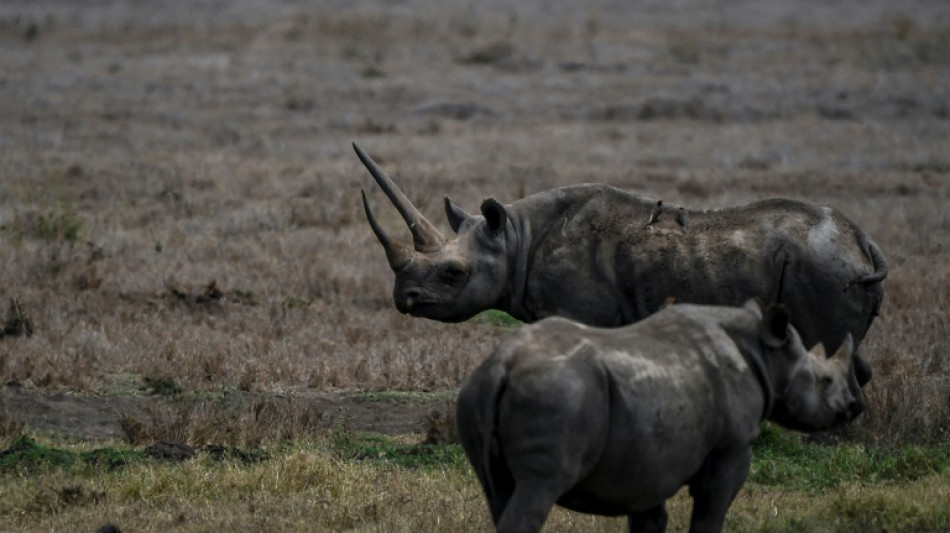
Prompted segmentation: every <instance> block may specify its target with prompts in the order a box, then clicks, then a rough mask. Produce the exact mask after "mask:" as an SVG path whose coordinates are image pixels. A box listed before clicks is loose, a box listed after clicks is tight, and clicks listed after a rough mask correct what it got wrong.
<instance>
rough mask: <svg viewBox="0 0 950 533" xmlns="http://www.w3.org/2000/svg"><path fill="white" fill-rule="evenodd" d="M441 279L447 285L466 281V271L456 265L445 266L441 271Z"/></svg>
mask: <svg viewBox="0 0 950 533" xmlns="http://www.w3.org/2000/svg"><path fill="white" fill-rule="evenodd" d="M442 279H443V280H445V281H446V282H447V283H452V284H456V283H461V282H463V281H465V280H466V279H468V271H467V270H465V269H464V268H462V267H460V266H458V265H447V266H446V267H445V269H444V270H442Z"/></svg>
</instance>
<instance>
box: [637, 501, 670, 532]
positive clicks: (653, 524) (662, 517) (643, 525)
mask: <svg viewBox="0 0 950 533" xmlns="http://www.w3.org/2000/svg"><path fill="white" fill-rule="evenodd" d="M666 520H667V514H666V504H665V503H661V504H660V505H658V506H656V507H654V508H653V509H650V510H649V511H644V512H642V513H637V514H632V515H628V516H627V526H628V528H629V531H630V533H640V532H643V533H654V532H655V533H662V532H663V531H666Z"/></svg>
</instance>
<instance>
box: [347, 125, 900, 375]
mask: <svg viewBox="0 0 950 533" xmlns="http://www.w3.org/2000/svg"><path fill="white" fill-rule="evenodd" d="M353 148H354V149H355V150H356V154H357V156H358V157H359V159H360V160H361V161H362V162H363V164H364V165H365V166H366V168H367V169H368V170H369V172H370V174H371V175H372V176H373V178H374V179H375V181H376V183H378V184H379V186H380V187H381V188H382V190H383V191H384V192H385V193H386V196H387V197H389V199H390V200H391V201H392V203H393V205H394V206H395V207H396V209H397V210H398V211H399V213H400V214H401V215H402V218H403V219H404V220H405V222H406V224H408V226H409V229H410V231H411V233H412V242H413V246H412V247H411V248H410V247H408V246H405V245H403V244H401V243H399V242H397V241H394V240H392V239H390V238H389V236H388V235H387V234H386V232H385V231H384V230H383V229H382V227H381V226H380V225H379V223H378V222H377V221H376V218H375V217H374V215H373V211H372V209H371V208H370V204H369V202H368V200H367V196H366V191H365V190H364V191H361V194H362V198H363V206H364V209H365V211H366V217H367V219H368V221H369V224H370V226H371V228H372V230H373V232H374V233H375V235H376V237H377V238H378V240H379V242H380V243H381V244H382V246H383V248H384V250H385V252H386V258H387V260H388V262H389V266H390V267H391V268H392V270H393V271H394V272H395V275H396V280H395V285H394V288H393V299H394V301H395V306H396V308H397V309H398V310H399V311H400V312H403V313H408V314H410V315H412V316H416V317H425V318H429V319H433V320H439V321H443V322H459V321H463V320H467V319H469V318H471V317H472V316H474V315H476V314H478V313H480V312H482V311H485V310H488V309H499V310H501V311H505V312H507V313H508V314H510V315H511V316H512V317H514V318H516V319H518V320H521V321H523V322H527V323H532V322H536V321H538V320H540V319H542V318H545V317H549V316H562V317H565V318H570V319H573V320H577V321H579V322H582V323H585V324H588V325H592V326H601V327H608V326H620V325H624V324H631V323H634V322H636V321H638V320H642V319H643V318H645V317H647V316H649V315H651V314H652V313H655V312H656V311H657V310H658V309H659V308H660V307H661V306H662V305H663V303H664V302H665V301H666V300H667V299H669V298H674V299H675V300H676V301H678V302H682V303H698V304H708V305H733V306H735V305H741V304H742V303H743V302H744V301H745V300H747V299H749V298H760V299H762V300H763V301H766V302H772V303H783V304H784V305H785V306H786V307H788V309H789V310H790V313H791V316H792V319H793V321H794V325H795V327H796V328H797V330H798V332H799V333H800V334H801V336H802V338H803V340H804V342H805V343H806V344H807V345H809V346H813V345H815V344H817V343H819V342H821V343H823V344H824V345H825V346H828V347H829V348H831V349H832V350H833V349H834V348H835V347H837V345H838V343H839V342H841V339H843V338H844V336H845V334H847V333H850V334H851V337H852V338H853V339H854V344H855V347H856V349H855V355H854V358H855V372H856V377H857V384H855V385H854V386H858V385H860V386H863V385H864V384H865V383H867V382H868V381H869V380H870V379H871V367H870V366H869V365H868V363H867V362H866V361H865V360H864V358H863V357H861V356H860V355H859V354H858V353H857V346H858V345H859V344H860V342H861V341H862V340H863V339H864V336H865V334H866V333H867V330H868V328H869V327H870V326H871V323H872V321H873V320H874V317H875V316H877V315H878V312H879V310H880V307H881V301H882V300H883V298H884V285H883V282H884V279H885V277H887V262H886V260H885V258H884V255H883V253H882V252H881V250H880V248H878V246H877V245H876V244H875V243H874V242H873V241H871V239H870V238H869V237H868V236H867V235H866V234H865V233H864V232H863V231H862V230H861V229H860V228H859V227H858V226H857V225H855V224H854V223H853V222H851V221H850V220H849V219H848V218H847V217H845V216H844V215H843V214H841V213H840V212H839V211H837V210H835V209H833V208H831V207H824V206H815V205H811V204H808V203H804V202H800V201H795V200H789V199H781V198H777V199H770V200H764V201H760V202H755V203H751V204H748V205H743V206H738V207H731V208H724V209H713V210H701V211H687V210H686V209H682V208H680V209H674V208H672V207H670V206H667V205H664V204H663V203H662V202H660V201H657V200H654V199H651V198H647V197H644V196H641V195H638V194H634V193H631V192H628V191H625V190H622V189H618V188H615V187H611V186H607V185H600V184H583V185H576V186H569V187H561V188H557V189H553V190H548V191H543V192H539V193H536V194H533V195H530V196H527V197H525V198H522V199H520V200H518V201H516V202H514V203H511V204H507V205H502V204H501V203H499V202H498V201H496V200H495V199H493V198H489V199H487V200H485V201H484V202H482V204H481V214H480V215H472V214H469V213H466V212H465V211H463V210H462V209H461V208H459V207H458V206H456V205H455V204H453V203H452V201H451V200H450V199H449V198H448V197H447V196H446V197H445V215H446V217H447V218H448V222H449V225H450V227H451V228H452V230H453V231H454V232H455V233H456V234H457V235H456V236H455V237H454V238H452V239H446V238H445V237H444V236H443V235H442V234H441V233H440V232H439V230H438V229H437V228H436V227H435V225H433V224H432V223H431V222H430V221H429V220H428V219H426V217H425V216H423V215H422V213H420V212H419V210H418V209H416V207H415V206H414V205H413V204H412V202H410V201H409V199H408V198H407V197H406V196H405V194H403V193H402V191H400V190H399V188H398V187H397V186H396V184H395V183H394V182H393V181H392V180H391V179H390V178H389V177H388V176H387V175H386V174H385V173H384V172H383V171H382V169H380V168H379V166H378V165H377V164H376V163H375V162H374V161H373V160H372V159H371V158H370V157H369V156H368V155H367V154H366V153H365V152H364V151H363V150H362V149H361V148H360V147H359V146H358V145H357V144H356V143H354V144H353Z"/></svg>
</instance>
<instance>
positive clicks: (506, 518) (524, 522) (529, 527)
mask: <svg viewBox="0 0 950 533" xmlns="http://www.w3.org/2000/svg"><path fill="white" fill-rule="evenodd" d="M558 485H559V484H557V483H551V482H550V481H549V480H538V481H535V482H521V483H517V484H516V485H515V491H514V493H513V494H512V495H511V499H510V500H508V504H507V505H506V506H505V510H504V512H503V513H502V514H501V517H500V518H499V519H498V521H497V522H496V523H495V528H496V531H497V532H498V533H528V532H535V531H541V527H542V526H543V525H544V522H545V521H546V520H547V518H548V513H550V512H551V508H552V507H554V503H555V502H556V501H557V499H558V497H559V496H560V494H561V492H562V491H563V488H562V487H559V486H558Z"/></svg>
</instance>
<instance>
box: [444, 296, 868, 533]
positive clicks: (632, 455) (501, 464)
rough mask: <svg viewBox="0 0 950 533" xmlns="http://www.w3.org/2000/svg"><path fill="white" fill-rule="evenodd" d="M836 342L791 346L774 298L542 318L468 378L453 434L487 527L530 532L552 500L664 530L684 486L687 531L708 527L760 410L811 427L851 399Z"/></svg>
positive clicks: (744, 464)
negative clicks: (486, 511) (602, 324)
mask: <svg viewBox="0 0 950 533" xmlns="http://www.w3.org/2000/svg"><path fill="white" fill-rule="evenodd" d="M851 347H852V343H851V339H850V337H846V338H845V341H844V342H843V343H841V348H840V349H839V350H838V352H836V353H835V355H833V356H832V357H831V358H828V357H826V355H825V352H824V348H822V347H821V345H818V346H816V347H815V348H814V349H813V350H812V351H811V352H806V351H805V348H804V346H803V345H802V343H801V339H800V337H799V335H798V333H797V332H796V331H795V329H794V328H793V327H791V326H790V325H789V323H788V315H787V311H785V309H784V307H782V306H775V307H770V308H769V310H767V311H766V312H765V317H764V318H763V314H762V312H761V311H760V309H759V306H758V304H757V303H756V302H748V303H747V304H746V305H745V306H744V307H712V306H699V305H690V304H682V305H673V306H669V307H668V308H665V309H663V310H661V311H659V312H658V313H656V314H654V315H652V316H650V317H649V318H647V319H645V320H643V321H641V322H638V323H636V324H632V325H628V326H624V327H621V328H615V329H601V328H593V327H589V326H584V325H581V324H579V323H577V322H574V321H569V320H567V319H563V318H559V317H554V318H548V319H545V320H542V321H540V322H538V323H537V324H533V325H530V326H525V327H524V328H522V329H521V330H519V331H518V332H517V333H515V334H514V335H512V337H511V338H509V339H508V340H507V341H505V342H504V343H503V344H502V345H501V346H500V347H499V348H498V349H497V350H496V351H495V352H494V353H493V354H492V355H491V357H489V358H488V359H487V360H486V361H485V362H484V363H483V364H482V365H481V366H480V367H479V368H477V369H476V370H475V372H474V373H473V374H472V375H471V376H470V377H469V378H468V380H467V381H466V383H465V384H464V385H463V387H462V390H461V391H460V393H459V398H458V407H457V409H458V411H457V423H458V431H459V438H460V439H461V442H462V446H463V447H464V448H465V453H466V455H467V456H468V459H469V461H470V462H471V463H472V466H473V468H474V470H475V473H476V474H477V475H478V479H479V481H480V482H481V484H482V487H483V489H484V492H485V495H486V497H487V499H488V504H489V508H490V510H491V514H492V519H493V521H494V523H495V526H496V528H497V530H498V531H500V532H527V531H539V530H540V529H541V526H542V525H543V523H544V521H545V519H546V517H547V515H548V512H549V511H550V508H551V507H552V506H553V505H554V504H555V503H557V504H559V505H562V506H564V507H567V508H569V509H573V510H576V511H581V512H585V513H593V514H602V515H627V516H628V522H629V525H630V531H663V530H664V529H665V527H666V510H665V507H664V502H665V500H666V499H667V498H670V497H671V496H673V495H674V494H675V493H676V492H677V490H679V488H680V487H682V486H683V485H689V491H690V495H691V496H692V497H693V515H692V521H691V525H690V531H697V532H698V531H719V530H721V529H722V524H723V520H724V519H725V516H726V511H727V509H728V508H729V506H730V504H731V503H732V500H733V499H734V498H735V496H736V494H737V492H738V491H739V488H740V487H741V486H742V484H743V483H744V481H745V479H746V476H747V475H748V472H749V464H750V460H751V451H750V447H751V444H752V441H753V440H754V439H755V437H756V436H757V434H758V428H759V425H760V422H761V421H762V420H763V419H770V420H773V421H775V422H778V423H779V424H781V425H783V426H786V427H789V428H793V429H799V430H805V431H817V430H824V429H830V428H832V427H835V426H837V425H838V424H841V423H845V422H847V421H849V420H851V419H852V418H853V417H854V416H856V415H857V413H858V412H859V411H860V406H861V401H860V398H856V397H855V396H853V395H852V393H851V391H850V389H849V387H848V383H847V382H848V374H849V373H851V372H853V366H852V365H851ZM858 393H859V394H860V389H859V390H858Z"/></svg>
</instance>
